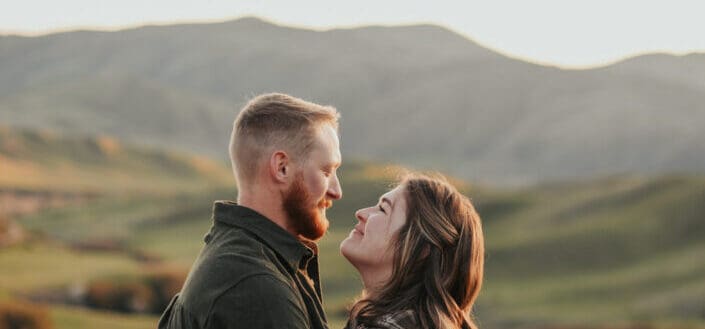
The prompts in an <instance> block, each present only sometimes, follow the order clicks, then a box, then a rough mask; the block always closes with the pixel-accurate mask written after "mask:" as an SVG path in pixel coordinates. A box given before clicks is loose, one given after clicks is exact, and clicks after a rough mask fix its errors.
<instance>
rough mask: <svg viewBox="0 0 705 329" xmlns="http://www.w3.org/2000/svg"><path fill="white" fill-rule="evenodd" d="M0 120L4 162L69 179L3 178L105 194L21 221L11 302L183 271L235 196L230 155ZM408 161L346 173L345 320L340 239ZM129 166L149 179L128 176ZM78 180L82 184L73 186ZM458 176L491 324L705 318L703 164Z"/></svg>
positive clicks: (71, 313)
mask: <svg viewBox="0 0 705 329" xmlns="http://www.w3.org/2000/svg"><path fill="white" fill-rule="evenodd" d="M2 133H3V134H4V135H2V136H12V138H3V139H1V140H0V145H2V148H0V150H2V153H0V154H2V155H3V161H6V162H3V164H4V163H14V164H18V163H21V164H27V165H28V166H34V167H35V168H41V169H43V170H42V171H49V170H50V169H53V170H54V172H56V171H57V170H62V171H61V172H62V173H63V174H62V175H63V176H64V177H52V175H50V174H48V173H47V174H42V173H41V172H42V171H36V172H33V173H32V174H28V175H27V176H25V178H26V181H34V182H35V183H33V184H34V185H33V184H29V183H26V182H24V181H23V180H22V179H20V178H22V176H19V177H18V176H13V177H14V179H15V181H14V183H13V184H14V185H13V184H10V183H7V182H10V180H9V179H6V180H4V181H3V182H5V183H4V184H6V185H5V187H7V186H10V187H13V188H18V187H23V188H26V189H30V190H28V191H30V192H31V189H36V190H37V191H46V190H52V189H53V190H56V191H59V190H60V189H61V188H65V189H66V190H68V191H75V190H83V189H98V190H99V191H100V193H99V194H97V196H95V197H94V198H92V199H90V200H88V201H84V202H79V203H75V204H68V205H64V206H62V207H56V208H51V209H48V210H43V211H41V212H38V213H33V214H29V215H24V216H23V217H18V218H14V220H15V221H16V222H18V223H19V224H20V225H21V226H22V227H24V229H25V230H27V231H28V232H30V234H29V235H30V238H29V239H27V240H25V241H24V242H22V243H20V244H15V245H12V246H10V247H5V248H1V249H0V300H6V299H12V298H23V297H26V296H36V295H37V294H40V295H41V294H42V293H47V292H57V291H70V290H71V289H75V287H81V286H82V285H85V284H86V283H89V282H91V281H93V280H97V279H106V278H108V279H110V278H115V277H129V276H139V275H144V274H146V273H152V272H154V271H159V270H164V269H168V270H171V271H180V272H181V273H184V272H185V271H187V269H188V268H189V267H190V265H191V263H192V262H193V260H194V259H195V257H196V255H197V254H198V251H199V250H200V248H201V246H202V244H203V242H202V237H203V235H204V233H205V232H206V231H207V230H208V228H209V226H210V225H211V220H210V208H211V206H212V202H213V200H217V199H233V198H234V197H235V191H234V189H232V187H228V186H227V185H228V184H229V183H228V182H229V181H230V179H229V177H227V176H229V170H228V169H227V168H225V167H224V166H221V167H218V165H217V164H213V165H212V166H214V167H207V168H209V169H208V170H203V169H202V168H203V167H201V166H195V165H193V162H192V161H189V159H193V158H191V157H189V156H183V155H178V156H177V155H169V154H167V153H161V152H153V151H148V150H143V149H139V148H133V147H131V146H126V145H121V144H120V148H119V151H113V152H115V153H110V152H109V151H105V148H101V147H100V145H101V142H100V141H99V140H93V141H91V140H90V139H85V140H78V139H75V140H74V139H62V138H61V137H58V136H52V135H49V136H46V135H45V134H43V133H33V132H27V131H25V132H14V131H13V132H11V135H8V134H10V132H9V130H7V129H5V130H2ZM8 141H13V142H8ZM103 143H104V142H103ZM8 145H10V146H9V147H8ZM12 145H21V147H19V146H15V147H14V148H13V147H12ZM69 154H70V155H69ZM110 154H112V155H110ZM111 156H112V157H111ZM6 159H12V161H14V162H7V160H6ZM57 163H61V164H63V167H61V166H59V165H57ZM206 163H209V162H206ZM13 168H20V169H21V168H23V167H22V166H19V165H17V166H16V167H13ZM56 168H63V169H56ZM398 170H399V168H395V167H387V166H383V165H376V164H372V163H367V162H356V161H352V160H350V159H348V160H346V163H345V164H344V166H343V167H342V168H341V170H340V172H341V182H342V186H343V191H344V198H343V199H342V200H340V201H339V202H336V203H335V204H334V206H333V208H331V210H330V212H329V217H330V220H331V224H332V225H331V230H330V232H329V233H328V234H327V235H326V236H325V237H324V238H323V239H322V241H321V242H320V247H321V274H322V279H323V287H324V294H325V302H326V305H325V306H326V309H327V311H328V313H329V315H330V317H331V320H332V323H333V326H332V327H333V328H339V327H342V325H343V322H344V317H345V307H346V305H349V303H350V302H351V300H352V299H353V298H354V297H355V295H356V294H357V293H358V292H359V291H360V287H361V286H360V283H359V278H358V277H357V274H356V271H355V270H354V269H353V268H352V267H351V266H350V265H349V264H348V263H347V261H345V259H344V258H343V257H342V256H340V255H339V252H338V245H339V243H340V241H341V240H342V239H344V238H345V237H346V236H347V235H348V233H349V231H350V229H351V228H352V227H353V226H354V224H355V221H356V220H355V218H354V216H353V213H354V211H355V210H356V209H358V208H361V207H364V206H368V205H371V204H373V203H375V202H376V200H377V198H378V197H379V195H380V194H381V193H383V192H384V191H386V190H387V189H388V188H389V187H390V184H391V182H393V181H394V177H395V175H396V173H397V172H398ZM86 171H89V172H90V171H92V172H93V173H94V175H96V176H90V175H88V176H86V175H85V174H84V172H86ZM215 173H218V174H217V175H216V174H215ZM3 174H5V172H4V171H3ZM34 175H44V176H39V177H40V178H43V179H36V178H35V176H34ZM126 175H129V176H134V177H135V179H134V180H132V181H128V182H124V181H122V180H121V179H120V177H124V176H126ZM153 176H155V177H153ZM5 177H10V176H9V175H5ZM218 177H219V178H218ZM226 177H227V179H226ZM215 178H218V179H215ZM67 181H71V182H74V181H75V182H78V183H76V185H70V184H69V185H66V186H64V185H62V184H63V183H64V182H67ZM41 184H45V185H41ZM458 184H459V186H460V187H461V189H462V190H463V191H465V193H466V194H467V195H469V196H470V197H471V198H472V199H473V201H474V202H475V204H476V205H477V207H478V210H479V212H480V214H481V216H482V217H483V221H484V229H485V234H486V241H487V270H486V284H485V287H484V290H483V292H482V294H481V297H480V300H479V303H478V307H477V316H478V318H479V320H480V324H481V327H483V328H514V327H523V328H529V327H530V328H538V327H542V328H543V327H556V326H571V327H576V326H579V327H583V328H584V327H612V328H613V327H614V326H629V325H633V324H647V325H650V326H652V327H654V328H661V327H663V328H671V327H694V328H702V327H705V316H704V314H705V298H704V297H703V296H705V258H703V257H702V255H703V254H705V242H703V239H702V237H703V236H705V225H704V224H703V223H705V222H704V221H703V214H705V203H703V202H702V200H704V199H705V178H704V177H695V176H664V177H660V178H640V177H627V176H621V177H612V178H605V179H599V180H585V181H576V182H566V183H555V184H548V185H541V186H535V187H532V188H526V189H521V190H503V189H491V188H486V187H478V186H474V185H472V184H467V183H463V182H461V181H458ZM56 193H58V192H56ZM50 310H51V317H52V319H53V320H54V322H55V323H56V326H57V328H59V329H61V328H94V327H101V328H102V327H105V328H108V327H107V326H103V325H102V324H101V323H109V322H114V320H113V319H122V320H120V321H117V322H119V324H117V323H114V324H113V325H114V327H115V328H127V327H134V328H142V327H145V328H146V327H150V326H151V327H153V326H154V323H156V320H157V318H156V316H131V315H124V314H123V315H118V314H113V313H106V312H98V311H91V310H86V309H82V308H78V307H76V306H67V305H64V306H57V305H52V306H50ZM128 324H129V325H128Z"/></svg>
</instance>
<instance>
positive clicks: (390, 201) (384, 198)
mask: <svg viewBox="0 0 705 329" xmlns="http://www.w3.org/2000/svg"><path fill="white" fill-rule="evenodd" d="M381 202H382V203H385V202H386V203H388V204H389V207H390V208H392V209H394V204H393V203H392V200H389V198H387V197H386V196H383V197H382V201H381Z"/></svg>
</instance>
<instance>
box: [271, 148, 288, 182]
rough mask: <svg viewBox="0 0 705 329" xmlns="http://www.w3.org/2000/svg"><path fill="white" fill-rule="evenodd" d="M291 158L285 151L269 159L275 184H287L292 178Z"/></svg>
mask: <svg viewBox="0 0 705 329" xmlns="http://www.w3.org/2000/svg"><path fill="white" fill-rule="evenodd" d="M291 171H292V168H291V158H289V155H288V154H286V152H284V151H275V152H274V153H272V156H271V157H269V174H270V176H271V177H272V179H273V180H274V181H275V182H278V183H286V182H288V181H289V178H290V177H291Z"/></svg>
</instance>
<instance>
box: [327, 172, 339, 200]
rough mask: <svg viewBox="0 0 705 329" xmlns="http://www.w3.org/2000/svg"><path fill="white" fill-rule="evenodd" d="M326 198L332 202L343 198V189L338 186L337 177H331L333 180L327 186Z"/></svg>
mask: <svg viewBox="0 0 705 329" xmlns="http://www.w3.org/2000/svg"><path fill="white" fill-rule="evenodd" d="M328 196H329V197H330V198H331V199H333V200H339V199H340V198H342V197H343V189H342V188H341V186H340V180H338V175H333V179H332V181H331V182H330V186H328Z"/></svg>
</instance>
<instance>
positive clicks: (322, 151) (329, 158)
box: [284, 125, 343, 240]
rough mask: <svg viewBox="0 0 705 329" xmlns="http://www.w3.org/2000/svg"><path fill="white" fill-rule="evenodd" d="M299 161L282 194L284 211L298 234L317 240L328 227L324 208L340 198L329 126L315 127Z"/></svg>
mask: <svg viewBox="0 0 705 329" xmlns="http://www.w3.org/2000/svg"><path fill="white" fill-rule="evenodd" d="M300 162H301V165H300V166H297V169H295V170H297V172H296V174H295V176H294V181H293V182H292V184H291V186H290V187H289V189H288V190H287V191H286V193H285V195H284V210H285V211H286V213H287V215H288V217H289V220H290V221H291V222H290V225H291V226H292V227H293V228H294V230H295V231H296V232H298V234H299V235H301V236H302V237H304V238H306V239H309V240H318V239H320V238H321V237H322V236H323V234H325V232H326V230H327V229H328V226H329V222H328V218H326V209H327V208H329V207H330V206H331V205H332V203H333V200H338V199H340V198H341V197H342V195H343V192H342V190H341V187H340V181H339V180H338V175H337V169H338V167H340V163H341V156H340V144H339V141H338V133H337V132H336V131H335V129H333V127H331V126H330V125H323V126H321V127H319V128H318V131H317V133H316V136H315V142H314V144H313V146H312V148H311V150H310V152H309V154H308V155H307V159H302V160H301V161H300Z"/></svg>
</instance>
